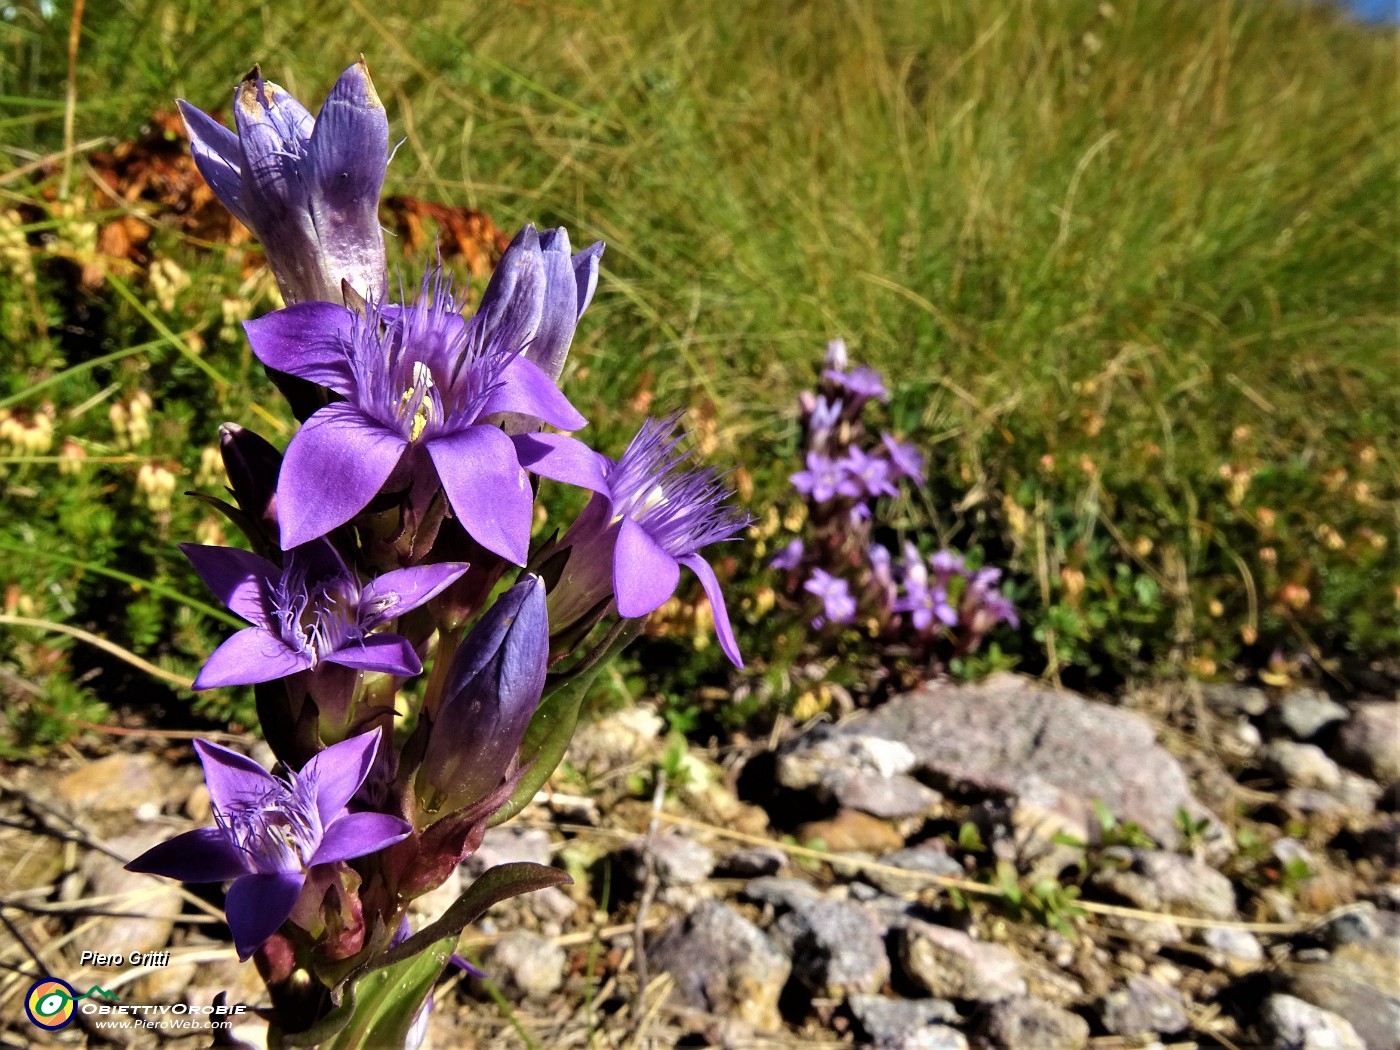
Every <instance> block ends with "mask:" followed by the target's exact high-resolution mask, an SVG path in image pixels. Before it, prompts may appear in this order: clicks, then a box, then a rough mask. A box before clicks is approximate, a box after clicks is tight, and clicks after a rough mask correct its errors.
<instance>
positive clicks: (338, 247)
mask: <svg viewBox="0 0 1400 1050" xmlns="http://www.w3.org/2000/svg"><path fill="white" fill-rule="evenodd" d="M177 104H178V105H179V107H180V115H181V116H182V117H183V118H184V121H185V129H186V131H187V132H188V133H189V136H190V152H191V153H192V154H193V155H194V161H195V165H196V166H197V167H198V168H199V172H200V174H201V175H203V176H204V181H205V182H207V183H208V184H209V188H210V189H212V190H213V191H214V195H215V196H216V197H218V198H219V200H221V201H222V202H223V203H224V206H225V207H226V208H228V210H229V211H231V212H233V215H234V217H235V218H236V219H238V220H239V221H240V222H241V223H243V224H244V225H245V226H247V227H248V228H249V229H250V230H252V231H253V234H254V236H256V237H257V238H258V240H260V241H261V242H262V245H263V250H264V251H265V252H266V253H267V262H268V266H269V267H271V269H272V273H273V275H274V276H275V277H276V278H277V284H278V287H280V288H281V289H282V297H283V298H284V299H285V300H286V301H287V302H288V303H299V302H305V301H308V300H317V299H319V300H324V301H326V302H334V303H339V302H343V301H344V296H343V293H342V291H341V281H349V282H350V284H351V286H352V287H353V288H354V289H355V290H356V291H357V292H359V293H360V294H361V295H363V296H368V297H371V298H376V299H377V298H379V297H380V296H381V295H382V294H383V292H384V235H383V233H382V232H381V230H380V228H379V191H380V189H381V188H382V187H383V185H384V172H385V169H386V168H387V167H388V164H389V121H388V118H387V117H386V116H385V113H384V104H383V103H382V102H380V101H379V96H378V95H377V94H376V93H375V90H374V85H373V84H372V83H371V82H370V79H369V70H368V69H367V68H366V67H365V63H364V60H363V59H361V60H360V61H359V62H357V63H356V64H355V65H353V66H351V67H350V68H349V69H347V70H346V71H345V72H344V73H343V74H341V77H340V79H339V80H337V81H336V83H335V87H333V88H332V89H331V93H330V94H329V95H328V96H327V97H326V102H325V105H323V106H322V107H321V112H320V115H319V116H317V117H316V118H315V119H314V120H313V119H312V117H311V114H310V113H308V112H307V111H306V109H305V108H304V107H303V106H302V105H301V103H299V102H297V100H296V99H294V98H292V96H291V95H289V94H287V92H285V91H283V90H282V89H281V88H280V87H278V86H277V85H276V84H272V83H269V82H268V81H266V80H263V78H262V75H261V74H260V73H259V72H258V70H257V68H256V67H254V69H253V71H252V72H251V73H249V74H248V75H247V76H246V77H244V78H243V82H242V83H241V84H239V85H238V87H237V88H235V89H234V93H233V119H234V124H235V125H236V127H237V128H238V134H236V135H235V134H234V133H233V132H232V131H229V130H228V129H227V128H226V127H224V126H223V125H222V124H219V123H218V122H217V121H215V120H213V119H212V118H210V117H209V116H207V115H206V114H204V113H202V112H201V111H200V110H198V109H196V108H195V107H194V106H191V105H190V104H189V103H188V102H185V101H183V100H182V101H180V102H178V103H177Z"/></svg>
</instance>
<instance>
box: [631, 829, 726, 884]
mask: <svg viewBox="0 0 1400 1050" xmlns="http://www.w3.org/2000/svg"><path fill="white" fill-rule="evenodd" d="M627 851H628V853H629V854H631V856H632V858H633V864H634V871H633V875H634V877H635V878H636V879H637V880H638V881H639V882H640V881H641V879H642V878H643V877H644V876H645V874H646V858H647V854H648V853H649V854H650V857H651V862H652V865H653V866H654V868H655V871H656V878H657V881H658V882H660V883H661V885H663V886H694V885H696V884H697V883H701V882H704V881H705V880H706V879H708V878H709V877H710V873H711V872H712V871H714V870H715V853H714V850H712V849H710V848H709V847H708V846H703V845H701V844H700V843H698V842H696V841H695V840H694V839H692V838H690V837H688V836H686V835H682V834H680V833H679V832H676V831H670V830H667V831H663V832H661V833H660V834H658V835H655V836H653V837H652V838H651V839H650V840H648V839H646V838H639V839H635V840H634V841H633V842H632V843H631V844H630V845H629V846H628V848H627Z"/></svg>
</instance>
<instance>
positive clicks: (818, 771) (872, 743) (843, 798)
mask: <svg viewBox="0 0 1400 1050" xmlns="http://www.w3.org/2000/svg"><path fill="white" fill-rule="evenodd" d="M913 768H914V754H913V752H912V751H910V750H909V748H908V747H906V746H905V745H904V744H902V743H900V742H899V741H898V740H888V739H885V738H883V737H879V736H868V735H864V734H861V733H859V732H846V731H842V730H837V729H834V728H833V727H831V726H828V725H819V726H816V727H814V728H813V729H811V730H809V731H808V732H806V733H804V734H802V735H801V736H799V737H796V738H794V739H792V740H789V741H788V742H786V743H785V744H783V746H782V747H780V748H779V749H778V754H777V779H778V783H779V784H781V785H782V786H783V787H785V788H789V789H791V790H794V791H805V792H808V793H809V794H811V795H812V796H813V797H814V798H815V799H817V800H818V801H820V802H825V803H835V804H836V805H839V806H841V807H842V808H845V809H856V810H860V811H861V812H863V813H869V814H871V815H872V816H876V817H881V818H885V819H893V818H896V817H907V816H915V815H917V814H920V813H923V812H924V811H926V810H928V809H929V808H930V807H932V806H934V805H936V804H937V803H938V802H939V801H940V800H941V798H942V796H941V795H939V794H938V792H936V791H934V790H933V789H931V788H928V787H925V786H924V785H923V784H920V783H919V782H918V781H917V780H915V779H913V778H912V777H909V776H906V775H905V774H907V773H908V772H909V771H910V770H911V769H913Z"/></svg>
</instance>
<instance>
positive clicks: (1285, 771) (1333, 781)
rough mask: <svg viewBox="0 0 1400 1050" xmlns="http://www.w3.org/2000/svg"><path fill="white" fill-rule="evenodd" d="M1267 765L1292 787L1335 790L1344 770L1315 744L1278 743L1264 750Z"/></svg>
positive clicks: (1289, 741) (1285, 741)
mask: <svg viewBox="0 0 1400 1050" xmlns="http://www.w3.org/2000/svg"><path fill="white" fill-rule="evenodd" d="M1263 758H1264V765H1265V767H1266V768H1267V769H1268V770H1269V772H1270V773H1273V774H1274V775H1275V776H1276V777H1278V778H1279V779H1280V780H1282V781H1283V782H1284V783H1285V784H1287V785H1288V786H1289V787H1295V788H1319V789H1321V790H1323V791H1336V790H1337V789H1338V788H1339V787H1341V786H1342V770H1341V767H1340V766H1338V765H1337V763H1335V762H1333V761H1332V760H1331V759H1330V758H1328V757H1327V754H1326V753H1325V752H1324V751H1323V750H1322V748H1320V747H1318V746H1317V745H1316V744H1299V743H1295V742H1294V741H1292V740H1275V741H1274V742H1273V743H1271V744H1269V746H1268V747H1266V748H1265V749H1264V755H1263Z"/></svg>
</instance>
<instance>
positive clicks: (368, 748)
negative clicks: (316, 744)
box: [296, 729, 384, 827]
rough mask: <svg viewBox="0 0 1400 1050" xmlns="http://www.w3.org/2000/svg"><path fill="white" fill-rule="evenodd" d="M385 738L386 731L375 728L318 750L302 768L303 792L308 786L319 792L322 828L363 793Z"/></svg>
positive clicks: (300, 782)
mask: <svg viewBox="0 0 1400 1050" xmlns="http://www.w3.org/2000/svg"><path fill="white" fill-rule="evenodd" d="M383 735H384V734H383V730H380V729H375V730H372V731H371V732H368V733H361V734H360V735H359V736H352V737H350V738H349V739H347V740H342V741H341V742H340V743H338V744H332V745H331V746H330V747H328V748H326V749H325V750H324V751H318V752H317V753H316V754H315V755H314V756H313V757H312V759H311V761H310V762H308V763H306V765H305V766H303V767H302V770H301V772H300V773H299V774H298V775H297V780H296V786H297V789H298V790H301V789H302V788H303V785H305V787H306V788H309V790H311V791H312V792H314V793H315V798H316V812H317V813H319V814H320V815H321V826H322V827H327V826H329V825H330V823H331V822H332V821H334V820H335V818H336V817H338V816H339V815H340V811H341V810H343V809H344V808H345V806H346V803H348V802H349V801H350V800H351V799H352V798H354V796H355V792H356V791H359V790H360V785H361V784H363V783H364V782H365V777H367V776H369V771H370V768H371V767H372V766H373V765H374V756H375V753H376V752H377V751H378V749H379V741H380V739H381V738H382V737H383Z"/></svg>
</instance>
